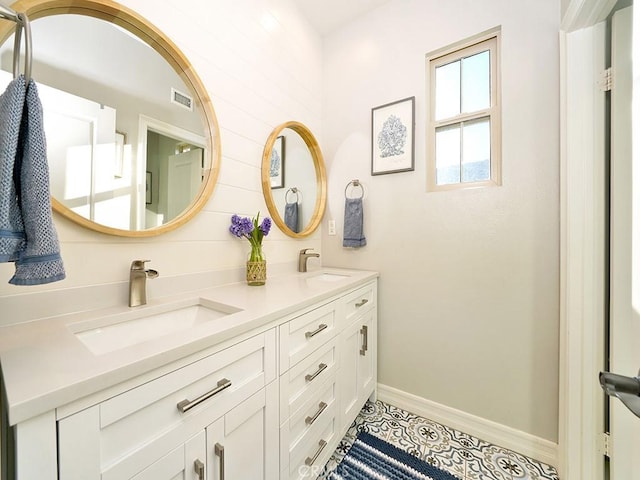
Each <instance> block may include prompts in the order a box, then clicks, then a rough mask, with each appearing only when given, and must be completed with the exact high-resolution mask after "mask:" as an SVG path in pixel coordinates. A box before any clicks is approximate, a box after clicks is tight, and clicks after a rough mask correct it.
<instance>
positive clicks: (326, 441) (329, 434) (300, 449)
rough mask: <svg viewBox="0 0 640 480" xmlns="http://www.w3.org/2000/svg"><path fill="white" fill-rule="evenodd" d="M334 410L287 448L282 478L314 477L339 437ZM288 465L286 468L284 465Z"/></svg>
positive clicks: (320, 469)
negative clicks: (287, 452)
mask: <svg viewBox="0 0 640 480" xmlns="http://www.w3.org/2000/svg"><path fill="white" fill-rule="evenodd" d="M337 435H338V418H337V415H336V410H335V409H331V410H330V411H328V412H327V415H326V417H325V418H324V419H323V421H321V422H320V421H319V422H317V423H316V424H315V425H314V426H313V428H312V429H311V431H310V432H309V434H308V435H305V436H304V437H302V438H301V439H300V441H299V442H298V443H296V444H295V445H294V446H293V447H292V448H291V449H290V450H289V458H288V459H287V460H288V461H285V462H283V464H284V466H285V468H283V469H282V475H281V476H280V478H282V479H287V478H288V479H290V480H298V479H302V478H304V479H309V478H316V476H317V475H318V474H319V473H320V472H321V471H322V468H323V466H324V464H325V463H327V460H329V457H330V456H331V454H332V453H333V451H334V449H335V447H336V445H337V443H338V441H339V439H338V438H337ZM287 465H288V468H286V466H287Z"/></svg>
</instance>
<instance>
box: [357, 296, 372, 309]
mask: <svg viewBox="0 0 640 480" xmlns="http://www.w3.org/2000/svg"><path fill="white" fill-rule="evenodd" d="M367 303H369V300H368V299H366V298H363V299H362V300H361V301H359V302H358V303H356V308H360V307H361V306H363V305H366V304H367Z"/></svg>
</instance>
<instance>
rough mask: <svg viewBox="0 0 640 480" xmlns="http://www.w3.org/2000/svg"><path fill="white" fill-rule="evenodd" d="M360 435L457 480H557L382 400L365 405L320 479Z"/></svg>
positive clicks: (539, 466) (546, 470) (540, 467)
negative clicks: (376, 439) (364, 433)
mask: <svg viewBox="0 0 640 480" xmlns="http://www.w3.org/2000/svg"><path fill="white" fill-rule="evenodd" d="M359 430H366V431H367V432H369V433H371V434H372V435H375V436H377V437H379V438H382V439H383V440H386V441H387V442H389V443H391V444H393V445H395V446H397V447H399V448H402V449H404V450H406V451H408V452H410V453H412V454H414V455H416V456H418V457H420V458H422V459H423V460H425V461H426V462H428V463H430V464H432V465H435V466H437V467H438V468H441V469H443V470H446V471H447V472H449V473H451V474H453V475H454V476H455V477H457V478H459V479H461V480H520V479H524V480H558V475H557V473H556V470H555V469H554V468H553V467H551V466H549V465H545V464H543V463H540V462H537V461H536V460H532V459H530V458H527V457H525V456H523V455H520V454H519V453H516V452H512V451H510V450H507V449H505V448H501V447H498V446H496V445H492V444H490V443H488V442H485V441H484V440H480V439H478V438H475V437H472V436H470V435H467V434H466V433H462V432H459V431H457V430H454V429H452V428H449V427H446V426H444V425H441V424H439V423H436V422H433V421H431V420H428V419H426V418H422V417H419V416H417V415H414V414H412V413H409V412H406V411H404V410H401V409H400V408H397V407H394V406H393V405H389V404H386V403H383V402H380V401H377V402H376V403H370V402H367V404H366V405H365V406H364V408H363V409H362V411H361V412H360V414H359V415H358V417H357V418H356V419H355V421H354V422H353V424H352V425H351V428H349V431H348V432H347V434H346V436H345V437H344V438H343V439H342V441H341V442H340V444H339V445H338V448H337V449H336V451H335V452H334V453H333V455H332V456H331V458H330V459H329V461H328V462H327V465H326V466H325V468H324V470H323V472H322V474H321V475H320V476H319V477H318V480H324V479H325V478H326V476H327V475H328V474H329V473H330V472H331V471H332V470H333V469H334V468H335V467H336V466H337V465H338V464H339V463H340V460H342V457H344V455H345V454H346V453H347V451H348V450H349V447H350V446H351V444H352V443H353V441H354V439H355V436H356V435H357V433H358V431H359Z"/></svg>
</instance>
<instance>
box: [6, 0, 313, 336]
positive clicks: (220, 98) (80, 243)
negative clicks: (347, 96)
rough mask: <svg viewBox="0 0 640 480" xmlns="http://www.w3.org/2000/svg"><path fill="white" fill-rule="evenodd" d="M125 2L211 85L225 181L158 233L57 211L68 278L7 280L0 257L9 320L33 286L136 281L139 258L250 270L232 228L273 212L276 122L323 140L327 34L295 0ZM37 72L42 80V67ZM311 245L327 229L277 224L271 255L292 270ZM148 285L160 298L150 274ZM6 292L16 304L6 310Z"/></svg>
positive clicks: (176, 271)
mask: <svg viewBox="0 0 640 480" xmlns="http://www.w3.org/2000/svg"><path fill="white" fill-rule="evenodd" d="M3 3H5V4H8V2H6V1H4V0H3ZM120 3H121V4H123V5H125V6H126V7H128V8H130V9H132V10H134V11H136V12H137V13H139V14H140V15H142V16H143V17H145V18H146V19H148V21H149V22H151V23H152V24H154V25H155V26H156V27H158V28H159V29H160V30H162V31H163V32H164V33H165V34H166V35H167V36H168V37H169V38H171V40H172V41H173V42H174V43H175V44H176V45H177V46H178V48H180V49H181V50H182V52H183V53H184V54H185V55H186V57H187V58H188V59H189V61H190V62H191V63H192V64H193V66H194V68H195V70H196V72H198V74H199V76H200V78H201V79H202V81H203V83H204V85H205V87H206V88H207V91H208V93H209V95H210V97H211V98H212V101H213V105H214V108H215V112H216V115H217V118H218V122H219V125H220V137H221V145H222V165H221V170H220V176H219V178H218V183H217V185H216V187H215V190H214V193H213V196H212V198H211V200H210V201H209V202H208V204H207V205H206V206H205V208H204V210H203V211H202V212H201V213H200V214H199V215H197V216H196V217H195V218H194V219H193V220H192V221H191V222H189V223H188V224H186V225H185V226H183V227H181V228H179V229H177V230H176V231H174V232H171V233H168V234H165V235H162V236H159V237H153V238H147V239H135V240H134V239H127V238H119V237H113V236H108V235H103V234H99V233H96V232H93V231H89V230H86V229H83V228H80V227H78V226H76V225H75V224H73V223H71V222H69V221H68V220H66V219H64V218H62V217H60V216H58V215H55V218H54V219H55V224H56V226H57V229H58V234H59V237H60V240H61V250H62V256H63V259H64V262H65V267H66V270H67V279H66V280H64V281H63V282H58V283H53V284H50V285H45V286H37V287H15V286H12V285H9V284H8V283H7V282H8V280H9V278H10V277H11V276H12V274H13V270H14V268H13V265H11V264H0V309H2V320H0V324H3V323H4V324H6V323H11V316H12V315H11V314H12V311H11V309H16V308H20V309H23V308H25V309H28V308H30V306H29V305H30V300H31V299H30V297H29V295H28V294H31V293H34V292H41V291H44V290H57V289H68V288H71V287H84V286H95V285H103V284H113V283H118V282H127V281H128V275H129V272H128V269H129V264H130V262H131V260H133V259H142V258H144V259H151V261H152V262H151V265H152V267H153V268H155V269H157V270H158V271H159V272H160V274H161V276H162V277H163V278H166V277H171V276H176V275H184V274H190V273H198V272H206V271H216V270H228V269H234V268H241V267H242V266H243V264H244V262H245V261H246V255H247V253H248V251H249V245H248V242H247V241H245V240H240V239H236V238H234V237H232V236H231V234H230V233H229V232H228V225H229V219H230V217H231V215H232V214H233V213H238V214H241V215H247V216H249V215H251V216H253V215H255V214H256V212H258V211H260V212H261V213H262V214H263V215H264V214H267V213H268V212H267V208H266V205H265V202H264V199H263V196H262V189H261V184H260V162H261V157H262V149H263V146H264V142H265V140H266V138H267V137H268V135H269V134H270V132H271V130H272V129H273V128H274V127H275V126H277V125H279V124H280V123H282V122H285V121H287V120H298V121H300V122H302V123H304V124H306V125H307V126H308V127H309V128H310V129H311V130H312V131H313V132H314V134H315V135H316V137H317V138H318V140H319V141H321V135H322V132H321V101H322V95H321V93H322V92H321V87H322V78H321V72H322V42H321V39H320V37H319V36H318V35H317V34H316V33H315V32H314V31H313V30H312V29H311V28H310V27H309V25H308V24H307V22H306V20H305V19H304V18H303V17H302V16H301V15H300V14H299V12H298V10H297V8H296V7H295V4H294V2H293V0H238V1H233V2H231V1H222V0H168V1H163V2H160V3H159V2H157V1H155V0H123V1H121V2H120ZM36 21H37V20H36ZM78 41H79V42H80V43H82V42H83V40H82V39H78ZM87 43H89V42H88V41H87ZM116 68H117V66H116ZM34 77H35V79H36V81H37V71H35V72H34ZM302 247H311V248H314V249H316V250H317V251H320V232H316V233H315V234H314V235H313V236H311V237H310V238H308V239H305V240H295V239H291V238H290V237H287V236H285V235H284V234H282V233H281V232H279V231H278V230H277V228H274V229H273V230H272V233H271V234H270V235H269V236H268V237H267V238H266V239H265V250H266V254H267V258H268V261H269V263H270V264H271V265H276V264H284V263H287V264H290V265H291V269H292V271H293V268H294V265H295V261H296V260H297V253H298V250H299V249H300V248H302ZM287 268H288V267H287ZM149 288H150V295H151V296H152V295H153V292H154V290H153V289H154V287H153V284H151V282H150V287H149ZM16 296H18V298H16ZM9 297H12V298H11V299H9ZM48 298H54V297H53V296H49V297H48ZM3 299H4V300H5V301H6V302H5V305H6V306H10V308H9V309H7V308H3V305H2V304H3ZM8 300H11V301H8ZM23 300H24V301H23ZM21 316H24V315H21Z"/></svg>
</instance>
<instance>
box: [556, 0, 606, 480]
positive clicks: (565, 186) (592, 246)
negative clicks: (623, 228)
mask: <svg viewBox="0 0 640 480" xmlns="http://www.w3.org/2000/svg"><path fill="white" fill-rule="evenodd" d="M615 4H616V0H571V2H570V4H569V6H568V8H567V10H566V12H565V15H564V18H563V21H562V24H561V31H560V65H561V68H560V72H561V73H560V75H561V78H560V99H561V101H560V138H561V144H560V148H561V152H560V165H561V166H560V169H561V172H560V192H561V194H560V208H561V227H560V231H561V235H560V289H561V291H560V298H561V303H560V386H559V387H560V396H559V418H558V430H559V431H558V450H559V465H558V467H559V468H558V472H559V475H560V478H567V479H572V478H580V479H583V480H602V479H603V478H604V459H603V455H604V450H603V434H604V401H605V399H604V394H603V392H602V389H601V388H600V385H599V382H598V372H599V371H601V370H603V369H604V366H605V363H604V362H605V359H604V355H605V353H604V346H605V319H606V308H607V302H606V295H607V278H606V277H607V258H606V249H607V248H608V247H607V239H606V235H607V226H606V222H607V214H606V208H607V202H606V198H605V195H606V183H607V181H608V179H607V172H606V170H605V162H604V160H605V158H606V157H605V112H606V110H605V109H606V105H605V95H604V92H603V91H602V90H601V88H600V85H599V83H600V82H599V79H600V75H601V73H602V72H603V71H604V68H605V66H606V64H605V58H606V57H605V44H606V37H605V35H606V28H605V25H604V23H603V22H604V21H605V20H606V18H607V16H608V15H609V14H610V13H611V11H612V10H613V8H614V6H615Z"/></svg>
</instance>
